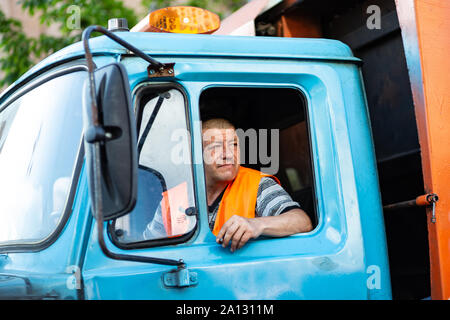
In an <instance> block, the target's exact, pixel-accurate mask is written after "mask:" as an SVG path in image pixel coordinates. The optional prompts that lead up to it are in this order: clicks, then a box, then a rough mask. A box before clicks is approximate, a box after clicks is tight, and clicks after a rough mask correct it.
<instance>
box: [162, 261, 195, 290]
mask: <svg viewBox="0 0 450 320" xmlns="http://www.w3.org/2000/svg"><path fill="white" fill-rule="evenodd" d="M163 283H164V285H165V286H166V287H176V288H184V287H190V286H195V285H197V283H198V279H197V273H196V272H190V271H189V269H187V268H186V266H185V265H184V264H183V265H181V266H178V268H177V269H175V270H172V271H169V272H167V273H164V274H163Z"/></svg>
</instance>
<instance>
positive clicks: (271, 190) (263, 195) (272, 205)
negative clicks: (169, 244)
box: [143, 177, 300, 240]
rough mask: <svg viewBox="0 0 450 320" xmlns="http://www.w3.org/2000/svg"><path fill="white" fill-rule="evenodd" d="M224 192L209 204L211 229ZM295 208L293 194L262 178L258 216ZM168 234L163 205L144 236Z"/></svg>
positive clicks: (155, 237) (257, 201) (151, 236)
mask: <svg viewBox="0 0 450 320" xmlns="http://www.w3.org/2000/svg"><path fill="white" fill-rule="evenodd" d="M224 192H225V190H224V191H223V192H222V194H220V195H219V197H217V199H216V200H215V201H214V203H213V204H212V205H210V206H208V222H209V228H210V229H211V230H213V229H214V224H215V222H216V217H217V212H218V210H219V204H220V201H221V200H222V196H223V194H224ZM294 208H300V205H299V204H298V203H297V202H295V201H294V200H292V198H291V196H290V195H289V194H288V193H287V192H286V191H285V190H284V189H283V188H282V187H281V186H280V185H279V184H278V183H277V182H276V181H275V180H274V179H272V178H270V177H263V178H262V179H261V181H260V183H259V186H258V193H257V197H256V208H255V215H256V216H257V217H269V216H277V215H280V214H282V213H285V212H287V211H289V210H291V209H294ZM189 230H190V229H189ZM166 236H167V234H166V231H165V228H164V223H163V220H162V214H161V207H158V209H157V212H156V213H155V216H154V218H153V220H152V221H151V222H150V223H149V224H148V225H147V228H146V229H145V231H144V233H143V237H144V239H145V240H150V239H160V238H165V237H166Z"/></svg>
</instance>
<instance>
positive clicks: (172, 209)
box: [111, 86, 197, 247]
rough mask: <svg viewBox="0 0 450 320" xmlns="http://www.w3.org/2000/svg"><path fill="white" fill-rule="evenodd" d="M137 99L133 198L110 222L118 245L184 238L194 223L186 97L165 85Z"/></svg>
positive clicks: (147, 91)
mask: <svg viewBox="0 0 450 320" xmlns="http://www.w3.org/2000/svg"><path fill="white" fill-rule="evenodd" d="M138 99H139V103H138V105H137V108H136V117H137V130H138V157H139V170H138V197H137V203H136V207H135V208H134V209H133V210H132V211H131V212H130V213H129V214H128V215H125V216H124V217H121V218H119V219H117V220H115V221H114V222H113V224H112V228H113V231H112V232H111V235H112V238H113V240H114V242H115V243H116V244H117V245H118V246H119V247H120V246H125V247H127V246H128V247H134V246H136V245H137V246H139V245H143V246H153V245H160V244H161V240H165V241H166V242H167V241H169V242H177V241H184V240H185V239H186V237H189V236H190V235H192V234H193V231H194V230H195V227H196V224H197V218H196V215H195V200H194V188H193V173H192V161H191V146H190V133H189V130H188V126H187V117H186V99H185V97H184V95H183V93H182V92H181V91H180V90H178V89H175V88H167V87H164V86H163V87H155V86H152V87H151V88H150V89H146V90H144V91H141V93H140V94H139V97H138ZM163 243H164V242H163Z"/></svg>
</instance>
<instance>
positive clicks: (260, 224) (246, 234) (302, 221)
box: [216, 208, 313, 252]
mask: <svg viewBox="0 0 450 320" xmlns="http://www.w3.org/2000/svg"><path fill="white" fill-rule="evenodd" d="M312 229H313V228H312V224H311V220H310V219H309V217H308V215H307V214H306V213H305V212H304V211H303V210H301V209H298V208H295V209H292V210H289V211H287V212H285V213H283V214H280V215H278V216H269V217H256V218H244V217H241V216H237V215H234V216H232V217H231V218H230V219H228V221H227V222H225V224H224V225H223V226H222V229H220V231H219V233H218V234H217V237H216V242H217V243H221V244H222V246H223V247H224V248H225V247H227V246H228V245H229V244H230V243H231V252H234V251H236V250H237V249H240V248H242V246H243V245H244V244H246V243H247V241H248V240H250V239H256V238H258V237H259V236H260V235H265V236H271V237H285V236H289V235H291V234H296V233H303V232H309V231H311V230H312Z"/></svg>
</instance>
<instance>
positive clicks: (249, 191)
mask: <svg viewBox="0 0 450 320" xmlns="http://www.w3.org/2000/svg"><path fill="white" fill-rule="evenodd" d="M262 177H271V178H273V179H275V181H276V182H277V183H278V184H280V181H279V180H278V179H277V178H276V177H275V176H272V175H269V174H265V173H262V172H261V171H258V170H254V169H250V168H245V167H242V166H241V167H240V168H239V171H238V174H237V176H236V178H235V179H234V180H233V181H232V182H231V183H230V184H228V186H227V188H226V189H225V192H224V194H223V197H222V200H221V201H220V204H219V209H218V211H217V216H216V222H215V224H214V229H213V231H212V232H213V234H214V235H216V236H217V234H218V233H219V231H220V229H221V228H222V226H223V224H224V223H225V222H226V221H227V220H228V219H230V218H231V217H232V216H233V215H238V216H241V217H245V218H254V217H255V209H256V197H257V195H258V187H259V183H260V181H261V178H262Z"/></svg>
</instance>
